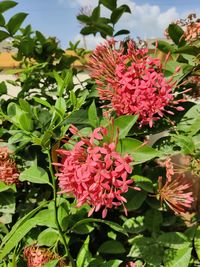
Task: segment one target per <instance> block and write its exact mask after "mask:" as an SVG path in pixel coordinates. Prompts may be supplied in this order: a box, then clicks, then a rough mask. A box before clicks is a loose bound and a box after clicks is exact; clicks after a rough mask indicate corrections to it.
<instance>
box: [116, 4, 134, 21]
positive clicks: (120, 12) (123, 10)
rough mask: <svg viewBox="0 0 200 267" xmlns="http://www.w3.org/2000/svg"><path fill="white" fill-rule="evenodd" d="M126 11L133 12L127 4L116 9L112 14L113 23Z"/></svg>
mask: <svg viewBox="0 0 200 267" xmlns="http://www.w3.org/2000/svg"><path fill="white" fill-rule="evenodd" d="M125 12H126V13H131V10H130V8H129V7H128V6H127V5H121V6H120V7H118V8H116V9H114V10H113V12H112V14H111V21H112V23H113V24H116V23H117V22H118V21H119V19H120V18H121V16H122V15H123V14H124V13H125Z"/></svg>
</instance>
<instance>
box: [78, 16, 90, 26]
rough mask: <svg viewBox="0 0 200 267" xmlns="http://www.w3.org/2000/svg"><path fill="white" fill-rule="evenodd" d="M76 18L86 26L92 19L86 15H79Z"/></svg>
mask: <svg viewBox="0 0 200 267" xmlns="http://www.w3.org/2000/svg"><path fill="white" fill-rule="evenodd" d="M76 18H77V20H79V21H81V22H83V23H84V24H89V23H91V18H90V17H88V16H86V15H84V14H81V15H78V16H77V17H76Z"/></svg>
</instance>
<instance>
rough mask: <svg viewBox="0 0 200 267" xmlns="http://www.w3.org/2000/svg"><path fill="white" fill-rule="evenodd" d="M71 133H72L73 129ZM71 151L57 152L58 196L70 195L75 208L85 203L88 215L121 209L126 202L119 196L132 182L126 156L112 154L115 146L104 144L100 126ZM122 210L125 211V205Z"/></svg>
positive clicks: (105, 132) (106, 142) (104, 131)
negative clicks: (60, 158) (75, 202)
mask: <svg viewBox="0 0 200 267" xmlns="http://www.w3.org/2000/svg"><path fill="white" fill-rule="evenodd" d="M72 131H73V132H74V133H76V131H75V128H74V127H73V128H72ZM77 136H79V138H80V141H79V142H77V143H76V144H75V145H74V147H73V149H72V150H65V149H59V150H58V153H59V154H60V155H61V156H62V162H61V163H57V164H56V163H55V164H54V165H57V166H59V167H60V173H58V174H57V176H58V180H59V186H60V188H61V190H62V193H67V194H73V195H74V196H75V197H76V199H77V206H78V207H80V206H82V205H83V204H85V203H87V204H89V205H90V206H91V210H90V211H89V214H88V215H89V216H91V215H92V213H93V212H94V211H96V212H97V211H99V210H100V209H103V211H102V217H103V218H104V217H106V214H107V209H111V208H113V207H118V206H120V205H123V206H124V203H125V202H126V199H125V198H124V197H123V196H122V195H123V193H126V192H127V191H128V188H129V184H131V183H132V182H133V181H132V180H131V179H128V175H129V174H130V173H131V172H132V168H131V167H130V163H131V161H132V159H131V157H130V156H128V155H127V156H124V157H122V156H121V155H120V154H119V153H118V152H116V143H115V142H114V141H111V142H108V141H107V140H108V132H107V129H106V128H103V127H100V128H97V129H95V130H94V131H93V133H92V134H91V136H90V137H89V138H88V137H82V136H80V135H79V134H78V133H77ZM124 210H125V212H126V209H125V206H124Z"/></svg>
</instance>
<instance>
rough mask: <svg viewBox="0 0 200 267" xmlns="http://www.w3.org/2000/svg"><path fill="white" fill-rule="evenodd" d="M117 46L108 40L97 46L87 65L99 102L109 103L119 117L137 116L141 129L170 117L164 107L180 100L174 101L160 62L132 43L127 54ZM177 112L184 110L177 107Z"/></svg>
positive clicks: (144, 49)
mask: <svg viewBox="0 0 200 267" xmlns="http://www.w3.org/2000/svg"><path fill="white" fill-rule="evenodd" d="M116 43H117V42H116V41H115V40H114V39H111V40H109V41H107V42H106V43H105V44H102V45H99V46H97V48H96V49H95V51H94V52H93V54H92V55H91V57H90V60H89V62H88V69H89V71H90V75H91V77H92V78H94V79H95V81H96V84H97V89H98V92H99V96H100V99H102V100H107V101H109V102H110V104H108V105H107V107H109V108H110V110H114V111H115V112H116V114H117V115H118V116H120V115H125V114H129V115H130V114H136V115H138V116H139V121H140V125H141V126H142V125H145V124H149V126H150V127H152V126H153V123H154V121H156V120H159V119H160V118H161V117H163V115H164V112H168V113H170V114H173V113H172V112H171V111H168V110H166V107H169V106H171V105H177V104H178V103H179V102H181V101H182V99H181V100H179V101H175V100H174V94H173V87H174V82H173V80H172V78H170V79H168V80H167V79H166V78H165V77H164V74H163V71H162V64H161V61H160V59H158V58H153V57H151V56H149V55H148V49H147V48H142V49H137V48H136V47H135V43H134V42H133V41H132V40H130V41H128V43H127V52H126V51H125V49H124V45H125V44H124V43H123V42H121V43H120V46H119V48H118V49H117V48H116ZM177 71H178V70H177ZM176 109H177V110H183V108H182V107H180V106H177V107H176Z"/></svg>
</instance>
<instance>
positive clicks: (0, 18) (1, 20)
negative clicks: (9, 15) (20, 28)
mask: <svg viewBox="0 0 200 267" xmlns="http://www.w3.org/2000/svg"><path fill="white" fill-rule="evenodd" d="M4 25H5V19H4V16H3V15H2V14H1V13H0V27H2V26H4Z"/></svg>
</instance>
